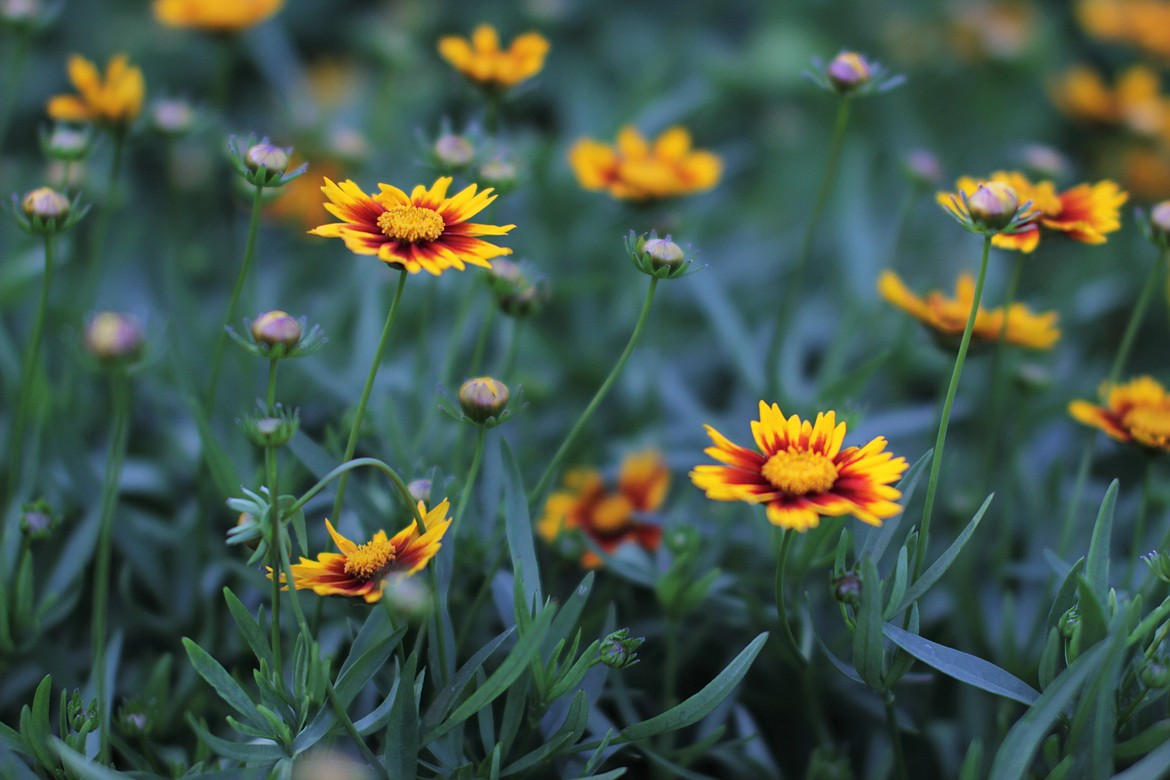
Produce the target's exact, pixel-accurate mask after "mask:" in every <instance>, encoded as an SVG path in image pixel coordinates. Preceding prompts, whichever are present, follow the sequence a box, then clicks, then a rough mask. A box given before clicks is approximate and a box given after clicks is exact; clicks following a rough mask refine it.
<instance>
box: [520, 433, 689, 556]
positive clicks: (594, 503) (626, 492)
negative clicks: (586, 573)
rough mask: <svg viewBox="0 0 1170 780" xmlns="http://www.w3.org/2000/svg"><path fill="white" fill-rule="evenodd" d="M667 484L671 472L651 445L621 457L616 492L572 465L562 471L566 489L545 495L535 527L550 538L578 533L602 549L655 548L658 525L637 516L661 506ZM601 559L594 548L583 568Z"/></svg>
mask: <svg viewBox="0 0 1170 780" xmlns="http://www.w3.org/2000/svg"><path fill="white" fill-rule="evenodd" d="M669 487H670V471H669V469H667V467H666V464H665V463H664V462H663V460H662V455H661V454H659V453H658V452H655V451H653V450H649V451H646V452H641V453H637V454H635V455H630V456H629V457H627V458H626V459H625V460H624V461H622V466H621V471H620V473H619V474H618V485H617V490H616V491H611V490H609V489H608V488H607V487H606V485H605V482H604V481H603V480H602V478H601V474H600V473H599V472H597V471H595V470H593V469H574V470H572V471H569V472H568V473H567V474H566V475H565V479H564V488H563V489H561V490H558V491H556V492H554V493H553V494H552V495H551V496H549V498H548V502H547V503H546V504H545V505H544V514H543V515H542V516H541V518H540V521H539V522H538V523H537V532H538V533H539V534H540V535H541V537H543V538H544V539H545V540H546V541H549V542H552V541H554V540H556V539H557V538H558V537H560V536H561V535H562V534H566V533H581V534H583V535H585V536H586V537H587V538H588V539H589V540H591V541H592V542H593V543H594V544H596V545H597V546H598V547H600V548H601V549H602V550H603V551H605V552H606V553H612V552H614V551H615V550H617V548H618V547H619V546H620V545H622V544H623V543H625V542H633V543H635V544H637V545H640V546H641V547H643V548H645V549H647V550H656V549H658V544H659V542H661V540H662V527H661V526H660V525H658V524H656V523H651V522H647V521H645V520H643V519H640V518H639V515H641V514H645V513H649V512H654V511H655V510H657V509H658V508H659V507H661V506H662V502H663V500H665V498H666V491H667V489H668V488H669ZM601 563H602V561H601V557H600V556H598V555H597V554H596V553H594V552H593V551H592V550H587V551H586V552H585V553H584V554H582V556H581V565H582V566H585V567H587V568H591V569H593V568H597V567H598V566H600V565H601Z"/></svg>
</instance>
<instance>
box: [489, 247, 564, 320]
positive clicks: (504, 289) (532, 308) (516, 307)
mask: <svg viewBox="0 0 1170 780" xmlns="http://www.w3.org/2000/svg"><path fill="white" fill-rule="evenodd" d="M488 284H489V286H490V287H491V288H492V292H493V293H494V294H495V296H496V303H498V304H499V305H500V311H502V312H504V314H507V315H508V316H509V317H530V316H532V315H534V314H537V313H538V312H539V311H540V310H541V308H542V307H543V306H544V304H545V303H547V302H548V298H549V294H550V293H549V286H548V280H547V279H545V278H544V277H543V276H533V275H532V274H529V273H527V272H525V271H524V270H523V269H522V268H521V267H520V266H519V265H517V264H516V263H514V262H512V261H511V260H508V259H507V258H501V259H499V260H496V261H494V262H493V263H492V269H491V271H489V272H488Z"/></svg>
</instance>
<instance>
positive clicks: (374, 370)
mask: <svg viewBox="0 0 1170 780" xmlns="http://www.w3.org/2000/svg"><path fill="white" fill-rule="evenodd" d="M398 273H399V277H398V287H397V289H395V290H394V300H393V302H391V304H390V312H389V313H388V314H387V315H386V325H385V327H383V328H382V337H381V338H380V339H378V348H377V349H376V350H374V361H373V363H371V364H370V373H369V375H368V376H367V377H366V384H365V387H363V388H362V396H361V398H360V399H358V406H357V411H356V412H354V415H353V426H352V427H351V428H350V429H349V441H347V442H346V443H345V457H343V458H342V460H343V461H348V460H349V459H350V458H352V457H353V453H354V450H356V449H357V440H358V435H359V434H360V433H361V430H362V418H363V417H365V416H366V404H368V403H369V402H370V393H371V392H372V391H373V389H374V379H375V378H377V376H378V368H379V366H381V365H382V355H383V354H384V353H385V352H386V346H387V345H388V344H389V343H390V331H391V330H392V329H393V328H394V318H395V317H396V316H397V314H398V304H399V303H401V302H402V290H403V288H404V287H406V276H407V274H406V270H405V269H403V270H400V271H399V272H398ZM348 481H349V473H348V472H345V473H343V474H342V475H341V479H340V480H339V481H338V483H337V496H336V497H335V498H334V499H333V511H332V513H330V517H332V518H333V522H335V523H336V522H337V521H338V519H339V518H340V514H341V505H342V502H343V501H345V486H346V483H347V482H348ZM406 495H407V504H408V505H413V502H411V501H410V498H409V496H410V491H406Z"/></svg>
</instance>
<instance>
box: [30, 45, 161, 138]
mask: <svg viewBox="0 0 1170 780" xmlns="http://www.w3.org/2000/svg"><path fill="white" fill-rule="evenodd" d="M69 80H70V81H71V82H73V86H74V87H75V88H76V89H77V92H78V94H77V95H57V96H55V97H52V98H49V102H48V104H47V105H46V107H45V109H46V111H48V113H49V116H50V117H52V118H53V119H56V120H59V121H62V122H97V123H102V124H108V125H115V126H125V125H128V124H129V123H130V122H132V121H134V119H135V118H136V117H137V116H138V114H139V113H140V112H141V111H142V101H143V99H144V98H145V96H146V82H145V81H144V80H143V78H142V71H141V70H140V69H138V68H136V67H134V66H132V65H131V64H130V59H129V57H127V55H125V54H117V55H115V56H113V57H111V58H110V61H109V63H108V64H107V65H106V75H105V78H104V79H103V78H102V75H101V74H100V73H99V72H98V69H97V66H96V65H94V64H93V63H92V62H90V61H89V60H87V59H85V58H84V57H82V56H81V55H79V54H74V55H72V56H71V57H70V58H69Z"/></svg>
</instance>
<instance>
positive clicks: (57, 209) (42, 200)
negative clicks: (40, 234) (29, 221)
mask: <svg viewBox="0 0 1170 780" xmlns="http://www.w3.org/2000/svg"><path fill="white" fill-rule="evenodd" d="M20 206H21V208H22V209H24V213H25V214H27V215H28V216H30V217H33V218H36V219H42V220H49V219H56V220H61V219H64V218H65V217H66V216H68V215H69V209H70V208H71V207H72V204H71V203H70V202H69V198H67V197H65V196H64V195H62V194H61V193H59V192H57V191H56V190H55V189H53V188H51V187H39V188H38V189H35V190H33V191H32V192H30V193H28V194H26V195H25V196H24V200H22V201H21V203H20Z"/></svg>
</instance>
